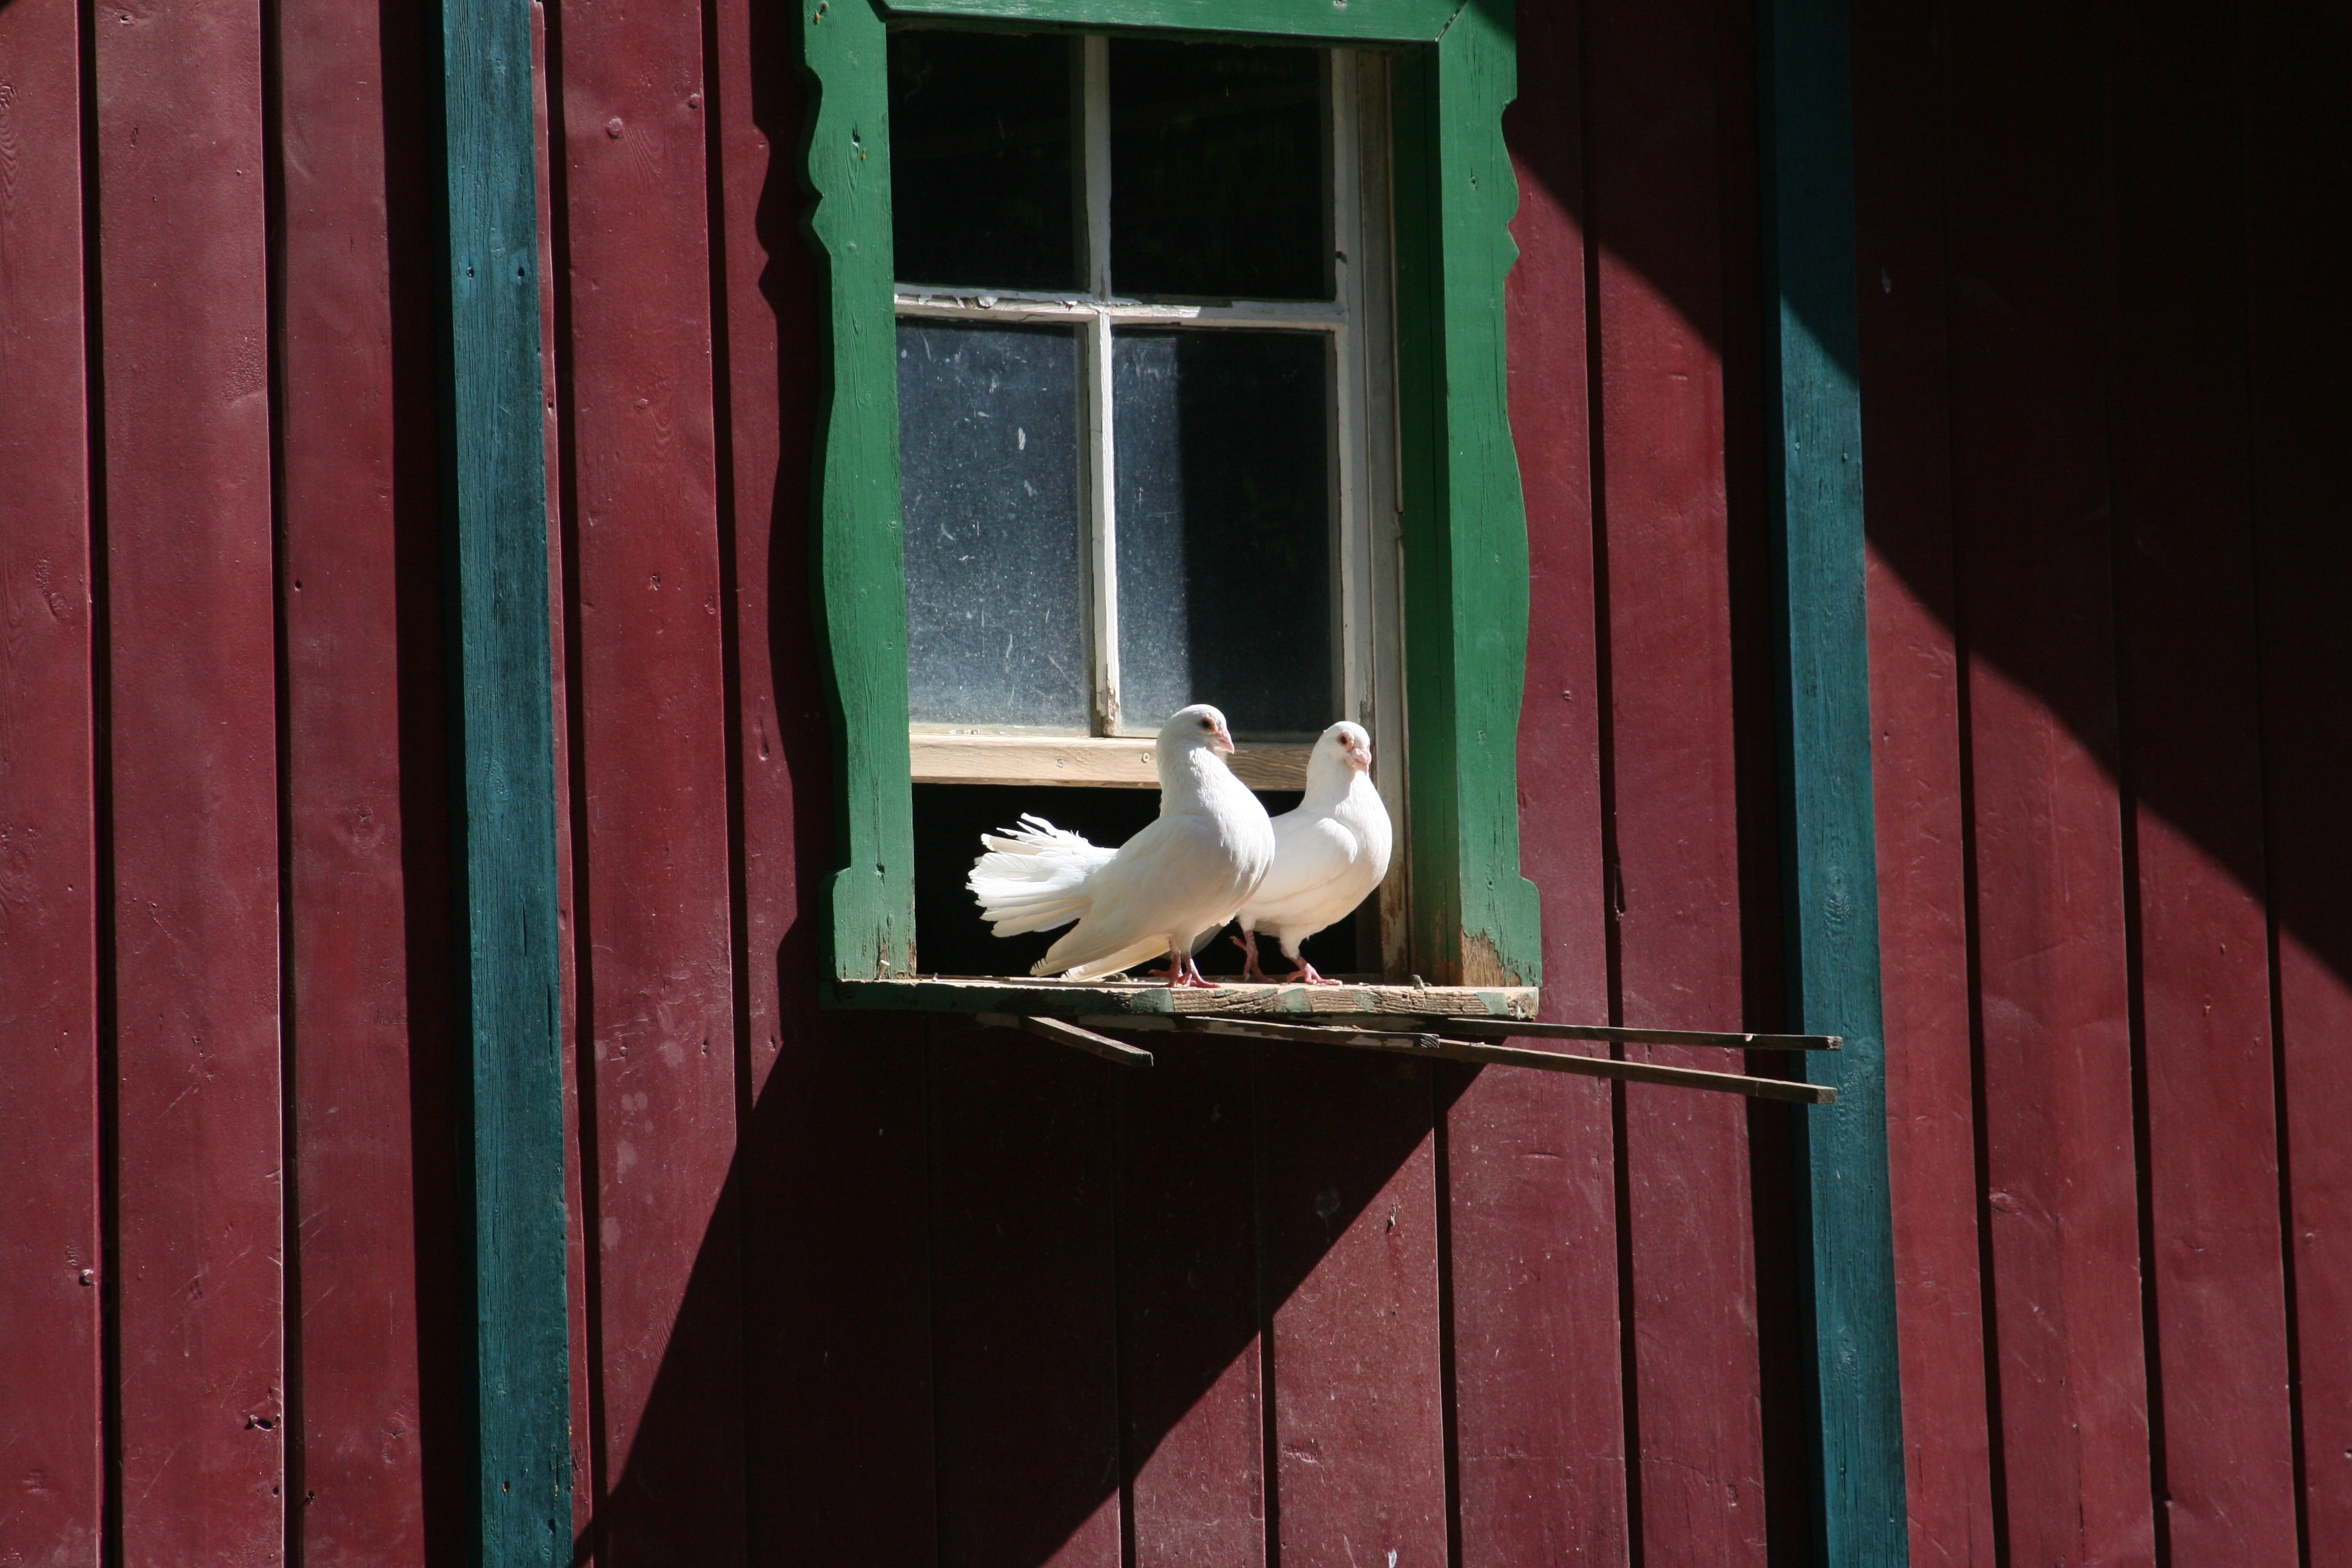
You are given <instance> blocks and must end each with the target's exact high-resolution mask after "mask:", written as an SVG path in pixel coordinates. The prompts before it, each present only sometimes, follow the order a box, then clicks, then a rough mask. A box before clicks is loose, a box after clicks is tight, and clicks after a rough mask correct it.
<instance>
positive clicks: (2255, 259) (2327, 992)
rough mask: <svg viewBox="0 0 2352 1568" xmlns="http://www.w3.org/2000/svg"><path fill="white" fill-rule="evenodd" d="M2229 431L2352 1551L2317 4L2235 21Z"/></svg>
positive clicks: (2344, 1527)
mask: <svg viewBox="0 0 2352 1568" xmlns="http://www.w3.org/2000/svg"><path fill="white" fill-rule="evenodd" d="M2244 16H2245V25H2246V26H2247V28H2248V34H2247V37H2248V41H2249V45H2250V47H2248V50H2247V58H2248V60H2249V62H2250V68H2249V69H2248V71H2247V73H2246V78H2245V93H2246V106H2247V107H2246V119H2245V121H2244V123H2245V125H2246V127H2247V132H2246V134H2247V142H2246V146H2247V151H2248V161H2247V178H2248V182H2249V184H2248V191H2249V195H2250V196H2251V198H2252V199H2251V200H2250V201H2249V202H2248V204H2247V208H2246V211H2247V215H2248V219H2249V223H2248V228H2247V234H2246V252H2245V255H2246V279H2247V289H2246V300H2247V304H2248V356H2249V360H2250V362H2251V367H2252V375H2251V376H2250V377H2249V380H2248V382H2247V386H2248V389H2249V393H2250V405H2249V407H2248V411H2247V412H2248V418H2247V426H2246V431H2247V438H2248V448H2249V452H2250V456H2251V459H2252V460H2251V461H2250V463H2249V464H2248V468H2247V473H2248V475H2249V478H2250V480H2251V486H2252V521H2253V528H2254V559H2255V584H2256V587H2255V593H2256V613H2257V615H2258V616H2259V626H2260V628H2261V647H2260V667H2261V682H2262V726H2263V728H2262V748H2263V749H2262V774H2263V822H2264V825H2265V828H2266V834H2267V843H2266V849H2267V862H2268V863H2267V867H2266V870H2267V873H2268V875H2267V885H2268V889H2269V892H2270V899H2271V915H2272V927H2271V938H2272V942H2273V950H2274V953H2275V956H2274V959H2273V963H2274V965H2275V974H2276V994H2275V998H2274V1001H2273V1015H2272V1016H2273V1026H2274V1027H2275V1028H2276V1029H2277V1062H2278V1071H2279V1075H2280V1087H2281V1094H2280V1100H2279V1104H2280V1110H2281V1118H2280V1119H2281V1127H2280V1133H2281V1158H2282V1163H2283V1164H2284V1189H2285V1190H2284V1202H2283V1204H2282V1209H2283V1215H2284V1220H2285V1223H2286V1229H2287V1247H2288V1252H2287V1256H2288V1259H2289V1261H2290V1263H2291V1265H2292V1269H2293V1274H2292V1295H2291V1297H2290V1301H2289V1306H2290V1310H2291V1311H2292V1313H2293V1317H2292V1319H2291V1320H2290V1321H2291V1323H2292V1324H2293V1326H2294V1336H2295V1337H2294V1341H2293V1342H2292V1343H2291V1347H2290V1348H2291V1350H2292V1352H2293V1353H2294V1363H2293V1371H2294V1374H2295V1378H2296V1384H2297V1392H2298V1394H2299V1399H2298V1401H2297V1406H2296V1414H2297V1415H2298V1417H2299V1421H2300V1430H2299V1432H2298V1434H2297V1436H2299V1437H2300V1439H2301V1441H2300V1444H2299V1455H2298V1457H2299V1458H2300V1460H2301V1468H2302V1473H2301V1475H2300V1476H2299V1478H2298V1479H2299V1480H2300V1481H2301V1484H2302V1487H2303V1496H2302V1504H2303V1520H2302V1522H2303V1526H2304V1538H2303V1542H2302V1545H2303V1550H2304V1552H2305V1553H2306V1554H2307V1555H2306V1557H2305V1561H2306V1562H2308V1563H2310V1564H2311V1565H2312V1568H2343V1565H2344V1564H2346V1563H2352V1336H2347V1334H2345V1333H2344V1332H2343V1331H2342V1325H2344V1324H2345V1323H2347V1322H2352V1139H2347V1138H2346V1137H2345V1135H2344V1130H2345V1128H2346V1127H2347V1126H2352V1065H2348V1064H2347V1059H2346V1052H2345V1050H2344V1046H2343V1042H2344V1041H2346V1040H2347V1039H2352V900H2347V899H2346V898H2345V896H2344V889H2345V888H2346V886H2347V881H2352V819H2347V816H2346V815H2345V811H2344V780H2345V778H2346V777H2347V773H2352V707H2347V704H2346V702H2345V701H2344V699H2343V693H2344V691H2345V689H2346V686H2347V681H2352V621H2347V617H2346V616H2344V614H2343V613H2342V606H2343V605H2344V603H2345V599H2346V595H2347V593H2352V537H2347V533H2346V531H2345V530H2344V529H2343V528H2342V527H2341V526H2340V523H2339V521H2337V520H2338V519H2339V518H2340V515H2341V510H2342V503H2343V496H2344V494H2345V489H2346V484H2347V463H2352V301H2347V298H2346V296H2345V293H2344V290H2343V289H2342V288H2341V287H2340V286H2339V285H2340V279H2339V269H2337V268H2333V267H2332V266H2331V265H2330V263H2329V258H2330V257H2332V256H2335V255H2337V254H2340V253H2341V252H2342V250H2343V248H2344V247H2345V246H2346V244H2347V243H2352V216H2348V215H2352V159H2347V155H2346V154H2347V150H2352V130H2347V126H2346V124H2345V121H2344V117H2343V114H2342V110H2341V98H2340V95H2339V94H2337V93H2336V91H2335V90H2334V85H2333V84H2335V83H2336V82H2339V81H2341V80H2342V79H2343V76H2344V72H2345V71H2346V70H2347V68H2352V26H2347V24H2346V22H2345V20H2344V18H2343V17H2342V16H2340V15H2338V14H2336V13H2334V12H2331V11H2328V10H2326V8H2323V7H2318V6H2310V7H2294V8H2264V7H2256V8H2252V9H2250V10H2248V11H2247V12H2246V13H2245V14H2244Z"/></svg>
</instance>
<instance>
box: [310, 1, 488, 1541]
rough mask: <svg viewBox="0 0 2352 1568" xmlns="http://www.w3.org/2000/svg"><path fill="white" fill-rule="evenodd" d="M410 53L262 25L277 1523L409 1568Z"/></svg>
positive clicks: (373, 33)
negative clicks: (270, 481) (281, 1047)
mask: <svg viewBox="0 0 2352 1568" xmlns="http://www.w3.org/2000/svg"><path fill="white" fill-rule="evenodd" d="M429 49H430V34H429V32H428V31H427V29H426V28H425V26H424V25H423V20H422V18H420V17H412V16H407V15H405V14H391V13H387V14H386V15H384V16H382V17H379V16H378V14H377V13H376V12H375V11H373V10H371V9H366V8H358V9H354V8H351V7H346V6H336V5H317V4H310V3H305V0H293V3H290V4H287V5H281V6H280V7H279V8H278V69H279V73H280V74H279V103H280V106H281V109H280V113H281V119H280V121H279V127H278V133H279V139H280V140H279V147H278V165H279V167H280V169H281V170H282V171H283V173H282V176H281V178H282V182H283V184H282V189H283V191H284V193H285V214H284V217H283V226H282V233H283V236H284V238H283V241H282V244H283V250H282V252H281V262H280V279H281V282H280V289H281V295H280V299H281V307H280V308H281V311H282V316H281V321H280V324H279V329H278V342H279V345H280V346H279V353H280V360H279V371H280V374H281V376H282V378H283V382H282V384H283V386H284V389H285V393H286V395H285V399H284V403H283V409H282V413H281V418H282V419H283V420H284V427H283V430H282V434H281V443H280V447H281V453H282V457H281V468H280V473H281V476H282V481H281V482H282V487H283V488H282V490H281V494H280V518H281V524H280V527H281V536H280V544H279V549H280V552H281V554H280V563H281V571H280V574H279V583H278V589H279V616H280V618H281V624H282V626H283V628H284V630H283V637H284V658H285V664H286V669H285V692H286V703H287V714H286V762H285V766H286V783H285V793H286V800H287V833H288V835H289V855H288V865H289V883H288V887H287V891H286V896H287V900H288V904H289V909H288V921H287V932H288V938H289V945H290V952H289V958H290V973H291V976H292V985H291V989H290V994H289V998H288V1008H289V1019H288V1022H289V1047H288V1048H289V1053H290V1055H291V1057H292V1079H291V1081H292V1091H293V1105H292V1108H291V1109H292V1123H291V1125H292V1129H293V1137H294V1142H295V1146H294V1149H293V1152H292V1153H293V1161H294V1166H295V1169H296V1171H297V1173H298V1174H299V1182H298V1183H297V1184H296V1185H295V1188H294V1191H293V1194H292V1196H293V1199H294V1201H295V1202H296V1204H297V1205H298V1210H299V1214H298V1224H297V1226H296V1232H295V1234H296V1237H297V1244H296V1245H297V1248H298V1258H299V1272H298V1274H297V1276H296V1278H297V1279H298V1280H299V1292H300V1294H299V1301H298V1302H297V1310H298V1311H299V1334H298V1335H297V1337H296V1339H295V1342H294V1350H295V1364H294V1367H293V1369H292V1376H293V1377H294V1379H295V1380H296V1383H295V1386H296V1388H297V1390H298V1392H299V1401H298V1404H297V1407H296V1408H297V1413H298V1415H299V1422H300V1426H299V1432H298V1434H297V1436H298V1439H299V1468H298V1473H297V1477H296V1479H298V1481H299V1486H300V1489H301V1497H300V1506H299V1510H298V1512H297V1513H296V1516H295V1519H294V1521H293V1529H292V1534H293V1537H294V1545H295V1550H297V1551H299V1554H300V1556H301V1559H302V1560H303V1561H304V1562H306V1563H361V1562H394V1563H415V1562H422V1561H423V1560H424V1559H425V1555H426V1552H427V1550H428V1538H429V1535H430V1531H429V1530H428V1523H429V1519H428V1508H427V1501H426V1499H427V1493H428V1483H427V1479H426V1473H425V1428H426V1426H427V1424H428V1420H429V1421H430V1422H431V1424H432V1425H434V1426H436V1428H437V1426H438V1424H439V1423H440V1422H441V1421H444V1420H446V1419H448V1418H450V1417H451V1416H452V1415H455V1414H456V1413H455V1412H452V1411H449V1410H447V1409H446V1408H444V1407H442V1405H440V1403H439V1401H440V1398H441V1395H440V1392H439V1391H438V1390H436V1391H434V1393H433V1394H431V1395H428V1391H427V1389H426V1387H425V1383H426V1379H427V1373H426V1372H425V1363H426V1360H427V1358H428V1356H429V1357H431V1358H432V1359H433V1360H434V1361H435V1362H436V1363H446V1351H445V1350H444V1348H443V1342H444V1341H445V1340H446V1336H447V1334H448V1333H449V1332H450V1331H451V1329H452V1327H453V1325H451V1324H449V1323H447V1322H446V1321H443V1318H444V1315H445V1313H446V1306H447V1305H448V1304H449V1303H448V1302H447V1296H448V1291H447V1287H448V1286H449V1285H450V1284H451V1283H452V1281H451V1280H450V1279H449V1278H448V1276H447V1271H446V1258H445V1257H443V1256H442V1249H441V1247H439V1246H438V1245H437V1244H436V1240H435V1237H437V1236H439V1235H441V1234H443V1233H445V1232H446V1229H447V1227H448V1226H450V1225H451V1224H452V1223H453V1221H454V1219H455V1217H456V1215H455V1214H454V1212H453V1206H452V1205H453V1200H454V1194H453V1193H451V1192H450V1191H449V1190H448V1187H449V1181H448V1177H449V1176H450V1175H451V1174H452V1173H451V1172H449V1171H448V1170H447V1169H446V1164H445V1160H444V1158H443V1156H445V1155H446V1142H445V1141H446V1137H447V1134H448V1128H447V1125H446V1123H447V1120H448V1118H449V1115H450V1113H451V1112H452V1110H454V1107H453V1106H451V1104H450V1103H449V1101H448V1097H447V1096H446V1092H444V1091H443V1090H442V1089H440V1088H439V1086H440V1085H441V1084H442V1083H444V1082H445V1081H446V1076H447V1074H448V1073H449V1072H450V1070H451V1068H452V1065H453V1058H452V1054H451V1052H452V1045H453V1042H452V1040H451V1038H450V1036H449V1032H448V1026H447V1016H448V1013H447V1010H448V1007H449V1005H450V1002H451V993H450V961H451V958H452V953H451V951H450V948H449V944H448V941H447V931H448V920H449V916H450V913H451V910H450V905H449V866H448V855H449V844H448V839H447V825H446V813H447V802H448V794H447V792H448V787H449V781H448V778H447V775H446V760H445V757H444V754H443V752H444V747H445V745H446V734H447V728H446V726H447V714H446V710H445V708H444V705H443V703H442V702H441V700H440V691H439V686H440V676H441V666H442V659H443V653H442V643H441V631H440V616H439V601H440V584H439V576H440V563H439V556H440V530H439V520H438V515H437V507H436V496H435V489H436V479H437V469H436V447H435V441H434V426H435V422H436V421H435V413H436V411H435V408H434V405H433V401H432V400H433V395H434V383H435V375H434V363H435V357H436V351H435V347H434V342H433V337H432V332H431V315H430V305H431V297H430V294H429V291H428V290H429V288H430V282H431V276H432V274H431V269H430V265H429V253H426V252H424V251H422V250H421V249H420V248H419V247H416V246H415V245H414V243H413V242H407V241H404V240H403V239H402V238H401V237H400V236H401V235H403V234H404V233H415V232H416V231H417V230H418V229H419V228H420V227H421V226H423V225H424V224H425V223H427V222H429V221H430V215H431V208H430V206H429V205H428V204H429V192H428V188H427V185H426V184H425V176H426V170H427V165H426V162H425V154H424V152H423V148H424V147H425V146H426V145H427V144H428V143H427V141H426V139H427V138H428V137H429V136H430V135H431V133H432V131H433V127H432V125H431V123H430V115H429V113H427V112H425V110H424V106H423V105H422V104H421V103H420V102H419V101H418V100H416V97H415V93H414V92H413V91H412V90H410V89H411V87H412V85H413V82H414V80H415V74H416V73H418V72H419V71H421V70H422V69H424V68H426V66H427V63H428V62H429V60H430V58H431V55H430V53H429ZM388 130H389V132H390V134H389V135H388V134H387V131H388ZM420 264H421V265H420ZM412 1085H414V1086H416V1090H417V1092H415V1094H414V1095H413V1094H412ZM420 1155H421V1156H422V1157H421V1158H420ZM420 1257H422V1258H424V1259H425V1261H424V1263H423V1265H422V1267H420Z"/></svg>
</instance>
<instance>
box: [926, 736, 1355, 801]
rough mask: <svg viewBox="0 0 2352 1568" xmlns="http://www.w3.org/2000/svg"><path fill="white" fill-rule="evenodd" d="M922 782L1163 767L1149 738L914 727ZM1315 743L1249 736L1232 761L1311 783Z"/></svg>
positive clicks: (1050, 777)
mask: <svg viewBox="0 0 2352 1568" xmlns="http://www.w3.org/2000/svg"><path fill="white" fill-rule="evenodd" d="M908 746H909V747H911V748H912V750H913V753H914V759H915V782H916V783H917V784H1076V785H1085V786H1088V787H1093V788H1100V787H1103V786H1106V785H1119V786H1125V787H1129V788H1136V789H1157V788H1159V787H1160V774H1159V773H1158V771H1157V768H1156V764H1155V763H1153V762H1152V752H1151V742H1150V741H1148V740H1112V739H1108V738H1105V737H1100V736H1086V735H1073V736H1068V737H1060V736H1052V737H1047V736H1032V735H941V734H935V733H930V732H927V731H921V730H918V731H914V732H913V733H912V734H911V735H910V736H909V737H908ZM1312 750H1314V748H1313V747H1312V746H1307V745H1297V746H1286V745H1276V744H1273V743H1271V742H1246V741H1245V742H1242V743H1241V744H1240V745H1239V746H1238V747H1237V748H1236V749H1235V751H1234V755H1233V756H1232V758H1231V759H1229V760H1230V762H1231V763H1232V766H1233V770H1234V774H1235V776H1237V777H1238V778H1240V780H1241V781H1242V783H1244V784H1247V785H1249V786H1250V788H1252V789H1273V790H1286V789H1305V788H1306V787H1307V753H1308V752H1311V751H1312Z"/></svg>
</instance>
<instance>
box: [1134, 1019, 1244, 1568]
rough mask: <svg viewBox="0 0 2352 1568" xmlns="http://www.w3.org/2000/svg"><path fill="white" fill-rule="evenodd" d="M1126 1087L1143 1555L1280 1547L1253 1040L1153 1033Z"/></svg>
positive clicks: (1198, 1561)
mask: <svg viewBox="0 0 2352 1568" xmlns="http://www.w3.org/2000/svg"><path fill="white" fill-rule="evenodd" d="M1153 1050H1154V1052H1155V1054H1156V1056H1157V1058H1158V1059H1157V1062H1156V1064H1155V1065H1154V1066H1153V1067H1152V1068H1151V1070H1150V1071H1149V1072H1123V1073H1119V1074H1118V1075H1117V1076H1116V1078H1115V1079H1113V1087H1114V1089H1116V1091H1117V1094H1118V1361H1119V1375H1118V1407H1119V1408H1118V1414H1119V1425H1120V1438H1121V1442H1122V1443H1123V1445H1124V1459H1123V1466H1124V1471H1125V1475H1126V1478H1127V1479H1126V1488H1127V1497H1128V1500H1129V1517H1128V1536H1129V1540H1130V1541H1131V1542H1133V1548H1132V1552H1131V1556H1132V1560H1133V1563H1134V1564H1135V1568H1186V1565H1198V1568H1213V1565H1225V1564H1231V1565H1233V1568H1245V1565H1247V1564H1254V1563H1263V1562H1265V1546H1266V1539H1265V1406H1264V1405H1263V1403H1262V1400H1261V1387H1260V1371H1261V1365H1262V1362H1263V1356H1262V1354H1261V1352H1262V1348H1263V1347H1262V1343H1261V1341H1260V1339H1259V1335H1258V1302H1257V1205H1256V1184H1255V1173H1254V1171H1253V1169H1252V1163H1253V1158H1254V1154H1255V1126H1256V1117H1255V1103H1254V1101H1255V1092H1254V1085H1253V1079H1252V1074H1251V1070H1250V1052H1249V1047H1244V1046H1241V1045H1238V1044H1229V1043H1226V1042H1222V1041H1201V1042H1198V1043H1194V1042H1173V1043H1171V1045H1168V1046H1162V1045H1160V1044H1159V1043H1158V1042H1157V1041H1155V1042H1154V1044H1153Z"/></svg>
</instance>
